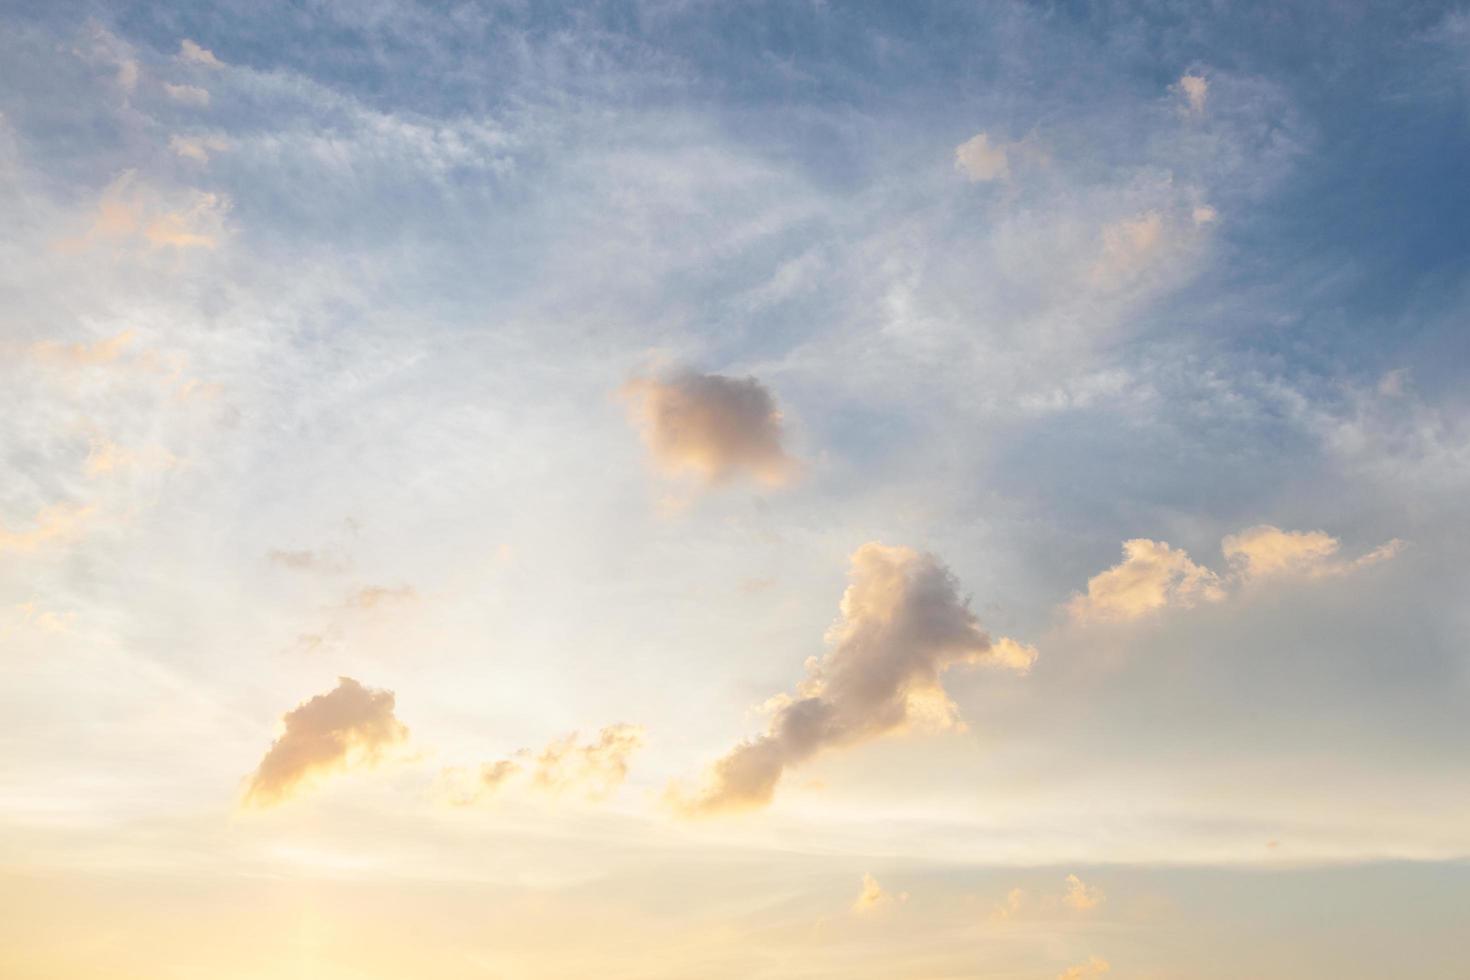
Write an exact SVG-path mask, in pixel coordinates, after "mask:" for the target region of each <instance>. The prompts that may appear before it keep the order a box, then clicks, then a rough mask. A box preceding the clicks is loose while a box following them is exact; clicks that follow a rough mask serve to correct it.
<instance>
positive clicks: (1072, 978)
mask: <svg viewBox="0 0 1470 980" xmlns="http://www.w3.org/2000/svg"><path fill="white" fill-rule="evenodd" d="M1111 969H1112V966H1111V965H1109V963H1108V961H1107V960H1105V959H1103V958H1102V957H1101V956H1091V957H1088V960H1087V962H1086V963H1079V964H1077V965H1076V966H1069V967H1067V968H1066V969H1065V970H1063V971H1062V972H1061V973H1058V974H1057V980H1083V978H1084V977H1100V976H1102V975H1103V974H1104V973H1107V972H1108V971H1109V970H1111Z"/></svg>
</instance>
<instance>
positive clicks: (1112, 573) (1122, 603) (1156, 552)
mask: <svg viewBox="0 0 1470 980" xmlns="http://www.w3.org/2000/svg"><path fill="white" fill-rule="evenodd" d="M1404 547H1405V545H1404V542H1403V541H1400V540H1399V539H1398V538H1394V539H1393V540H1391V541H1388V542H1385V543H1384V544H1382V545H1380V546H1378V547H1377V548H1374V549H1373V550H1372V551H1370V552H1368V553H1367V554H1365V555H1362V556H1360V557H1358V558H1355V559H1353V560H1352V561H1342V560H1340V559H1338V558H1337V552H1338V548H1339V542H1338V540H1337V539H1336V538H1334V537H1332V536H1331V535H1329V534H1327V533H1326V532H1325V531H1283V530H1281V528H1279V527H1275V526H1273V525H1270V524H1260V525H1257V526H1256V527H1251V528H1246V529H1245V530H1244V531H1240V532H1238V533H1236V534H1228V535H1226V536H1225V537H1224V538H1223V539H1222V540H1221V542H1220V548H1221V551H1222V552H1223V553H1224V555H1225V562H1226V564H1227V565H1228V566H1229V568H1230V572H1229V574H1228V575H1226V576H1224V577H1222V576H1221V575H1219V574H1216V573H1215V572H1212V571H1211V570H1210V569H1208V568H1205V567H1204V566H1202V565H1196V564H1195V563H1194V562H1193V561H1192V560H1191V559H1190V557H1189V555H1188V554H1187V553H1186V552H1185V551H1184V550H1183V549H1178V548H1171V547H1170V546H1169V545H1168V543H1166V542H1163V541H1150V540H1149V539H1147V538H1134V539H1132V540H1130V541H1125V542H1123V561H1121V562H1120V563H1118V564H1117V565H1114V566H1113V567H1112V568H1110V569H1108V570H1107V571H1104V572H1099V573H1098V574H1097V575H1094V576H1093V577H1092V578H1090V579H1088V580H1087V594H1086V595H1074V596H1073V597H1072V599H1071V600H1070V601H1069V602H1068V603H1067V611H1068V613H1069V614H1070V615H1071V617H1072V619H1074V620H1076V621H1078V622H1124V621H1127V620H1133V619H1138V618H1140V617H1142V616H1146V615H1148V614H1150V613H1153V612H1156V611H1159V610H1162V609H1165V608H1169V607H1178V608H1185V609H1188V608H1190V607H1192V606H1194V605H1196V604H1198V603H1199V602H1201V601H1204V602H1219V601H1221V600H1223V599H1225V598H1226V597H1227V596H1228V594H1229V593H1228V591H1227V586H1230V585H1234V586H1240V585H1242V584H1245V583H1249V582H1254V581H1257V580H1261V579H1267V578H1273V577H1278V576H1298V577H1304V578H1322V577H1326V576H1333V575H1345V574H1347V573H1349V572H1354V571H1357V570H1358V569H1361V568H1366V567H1368V566H1369V565H1375V564H1378V563H1379V562H1384V561H1388V560H1389V559H1391V558H1393V557H1394V556H1395V555H1397V554H1398V553H1399V552H1400V551H1402V550H1403V549H1404Z"/></svg>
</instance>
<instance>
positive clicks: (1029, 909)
mask: <svg viewBox="0 0 1470 980" xmlns="http://www.w3.org/2000/svg"><path fill="white" fill-rule="evenodd" d="M1064 883H1065V884H1066V890H1065V891H1063V892H1061V893H1059V894H1058V893H1051V894H1045V893H1043V894H1036V893H1034V892H1028V891H1026V890H1025V889H1024V888H1012V889H1011V890H1010V891H1009V892H1007V893H1006V897H1005V900H1004V901H1002V902H1000V903H998V904H997V905H996V906H995V914H994V917H995V918H997V919H1017V918H1021V917H1023V916H1024V917H1046V916H1053V917H1054V916H1056V915H1058V914H1063V910H1064V909H1070V910H1072V911H1073V912H1090V911H1092V910H1093V909H1095V908H1097V907H1098V906H1099V905H1101V904H1102V903H1103V902H1105V901H1106V900H1107V896H1105V895H1104V894H1103V891H1102V889H1101V888H1099V887H1097V886H1096V885H1089V884H1087V883H1085V882H1084V881H1083V880H1082V879H1081V878H1079V877H1077V876H1076V875H1075V874H1070V875H1067V877H1066V878H1065V879H1064Z"/></svg>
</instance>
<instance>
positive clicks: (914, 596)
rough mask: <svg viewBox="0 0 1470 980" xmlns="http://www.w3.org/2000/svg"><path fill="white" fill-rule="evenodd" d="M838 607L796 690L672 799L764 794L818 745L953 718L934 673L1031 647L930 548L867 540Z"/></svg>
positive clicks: (1012, 660) (678, 804)
mask: <svg viewBox="0 0 1470 980" xmlns="http://www.w3.org/2000/svg"><path fill="white" fill-rule="evenodd" d="M840 609H841V615H840V617H839V618H838V621H837V622H836V623H835V624H834V625H833V626H832V628H831V629H830V630H828V632H827V642H828V650H827V654H826V656H824V657H822V658H821V659H817V658H815V657H814V658H812V659H811V660H809V661H808V662H807V677H806V679H805V680H803V681H802V682H801V683H800V684H798V685H797V688H796V693H795V695H789V694H778V695H777V696H776V697H774V698H772V699H771V700H770V701H769V702H768V706H769V708H770V709H771V711H772V714H773V717H772V719H771V722H770V725H769V727H768V729H767V731H766V733H765V734H763V735H759V736H756V737H755V738H752V739H748V740H746V741H744V742H741V743H740V744H739V745H737V746H735V748H733V749H731V750H730V751H729V752H728V753H726V754H725V755H724V756H723V757H721V758H720V759H717V760H716V761H715V762H714V764H713V765H711V766H710V768H709V770H708V772H707V773H706V776H705V784H704V786H703V787H702V788H701V789H700V790H698V791H697V792H696V793H695V794H694V795H692V796H690V795H687V794H686V793H685V792H684V790H683V789H682V787H680V786H679V785H678V784H674V785H671V786H670V788H669V793H668V799H669V801H670V802H671V803H672V804H673V805H674V807H675V808H676V809H678V810H680V811H682V812H684V813H686V814H689V815H700V814H707V813H715V812H721V811H730V810H741V809H752V808H755V807H761V806H765V805H766V804H768V803H769V802H770V801H771V799H772V797H773V796H774V795H775V791H776V786H777V784H778V783H779V782H780V781H781V777H782V775H783V774H784V773H785V771H786V770H787V769H788V768H789V767H792V766H797V765H800V764H802V763H803V762H806V761H807V760H809V759H811V758H812V757H813V756H815V755H817V754H819V753H821V752H824V751H827V750H831V749H839V748H846V747H849V746H853V745H858V744H860V743H863V742H867V741H871V740H872V739H875V738H879V737H881V736H883V735H887V734H890V733H894V732H900V731H904V730H906V729H911V728H930V729H944V728H957V727H960V723H959V719H958V715H957V711H956V708H955V706H954V704H953V703H952V702H951V701H950V700H949V697H948V695H946V694H945V691H944V688H943V686H942V685H941V683H940V680H941V676H942V675H943V673H944V672H945V671H946V670H948V669H949V668H951V667H955V666H960V665H967V664H989V665H992V666H1001V667H1009V668H1011V669H1017V670H1024V669H1026V668H1029V667H1030V665H1031V662H1032V660H1034V659H1035V653H1034V651H1033V650H1031V648H1029V647H1025V646H1023V645H1022V644H1019V643H1015V641H1009V642H1006V641H1004V640H1000V641H995V642H992V641H991V639H990V637H989V636H988V635H986V633H985V632H984V631H983V630H981V629H980V624H979V621H978V620H977V619H976V618H975V616H974V614H973V613H971V612H970V610H969V607H968V604H967V603H966V601H965V600H964V599H963V598H962V597H961V596H960V594H959V590H958V584H957V583H956V582H955V579H954V576H953V575H952V574H951V573H950V571H949V569H947V568H946V567H945V566H944V565H943V564H941V563H940V561H939V560H938V559H937V558H935V557H934V556H933V555H929V554H924V553H921V552H918V551H915V550H913V549H911V548H903V547H890V546H887V545H882V544H878V543H877V542H871V543H869V544H865V545H863V546H862V547H861V548H859V549H858V550H857V551H855V552H854V553H853V555H852V566H851V570H850V572H849V585H848V587H847V590H846V591H845V592H844V593H843V596H842V602H841V605H840Z"/></svg>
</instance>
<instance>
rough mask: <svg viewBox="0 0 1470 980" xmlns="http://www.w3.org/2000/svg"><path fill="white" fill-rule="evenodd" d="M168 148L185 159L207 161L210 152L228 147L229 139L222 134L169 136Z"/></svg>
mask: <svg viewBox="0 0 1470 980" xmlns="http://www.w3.org/2000/svg"><path fill="white" fill-rule="evenodd" d="M168 148H169V149H170V150H173V151H174V153H175V154H177V155H178V156H180V157H183V158H184V159H185V160H193V161H195V162H196V163H208V162H209V155H210V154H211V153H221V152H223V151H225V150H228V149H229V148H230V141H229V140H227V139H225V138H224V137H223V136H178V135H175V136H171V137H170V138H169V141H168Z"/></svg>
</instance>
